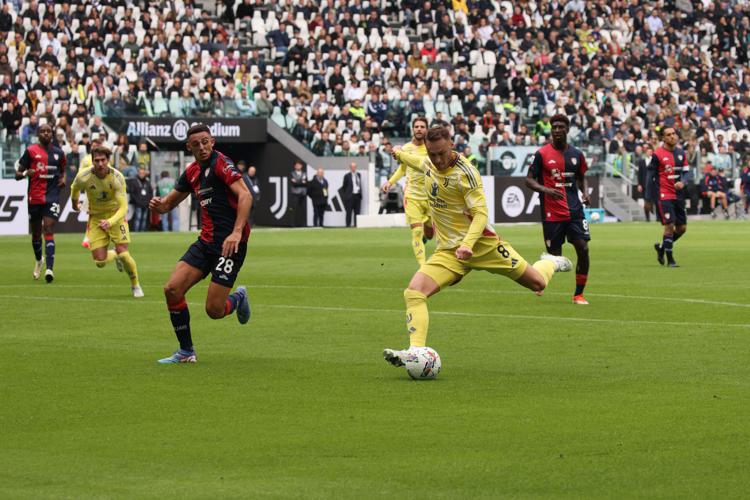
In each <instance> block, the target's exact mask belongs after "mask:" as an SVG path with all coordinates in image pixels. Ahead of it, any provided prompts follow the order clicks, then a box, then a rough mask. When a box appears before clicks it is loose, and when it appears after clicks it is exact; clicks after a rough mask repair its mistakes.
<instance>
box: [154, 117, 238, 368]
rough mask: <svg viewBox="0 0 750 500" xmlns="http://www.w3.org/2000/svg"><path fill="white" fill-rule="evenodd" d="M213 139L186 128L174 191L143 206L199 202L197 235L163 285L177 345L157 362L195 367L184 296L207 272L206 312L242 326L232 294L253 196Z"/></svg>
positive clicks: (200, 128)
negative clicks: (188, 156)
mask: <svg viewBox="0 0 750 500" xmlns="http://www.w3.org/2000/svg"><path fill="white" fill-rule="evenodd" d="M215 144H216V140H215V139H214V138H213V137H212V136H211V131H210V130H209V128H208V126H206V125H204V124H197V125H193V126H192V127H190V129H189V130H188V133H187V149H188V151H190V152H191V153H192V154H193V156H194V157H195V161H194V162H193V163H191V164H190V165H188V166H187V168H186V169H185V171H184V172H183V173H182V175H181V176H180V178H179V179H178V180H177V183H176V184H175V186H174V189H172V191H170V192H169V194H167V196H165V197H164V198H162V197H159V196H155V197H154V198H152V199H151V201H150V202H149V208H150V209H151V210H156V211H157V212H159V213H160V214H165V213H167V212H169V211H170V210H172V209H173V208H175V207H176V206H177V205H179V204H180V202H182V201H183V200H184V199H185V198H187V197H188V196H189V195H190V193H194V194H195V196H196V197H197V198H198V201H199V202H200V204H201V208H202V210H201V234H200V236H199V238H198V241H196V242H195V243H193V244H192V245H191V246H190V248H188V250H187V252H185V255H183V256H182V258H181V259H180V261H179V262H178V263H177V266H175V268H174V271H172V275H171V276H170V277H169V281H167V284H166V285H164V296H165V297H166V299H167V309H168V310H169V317H170V319H171V321H172V326H173V327H174V332H175V335H176V336H177V341H178V342H179V344H180V347H179V349H178V350H177V351H175V352H174V354H172V355H171V356H169V357H167V358H164V359H160V360H159V363H162V364H169V363H195V362H196V357H195V349H194V348H193V339H192V336H191V333H190V312H189V310H188V305H187V302H186V301H185V294H186V293H187V292H188V290H190V289H191V288H192V287H193V286H194V285H196V284H197V283H198V282H200V281H201V280H203V279H204V278H205V277H206V276H208V275H209V274H211V283H210V284H209V286H208V295H207V297H206V313H207V314H208V316H209V317H210V318H212V319H220V318H223V317H225V316H228V315H230V314H232V313H233V312H235V311H237V319H238V320H239V322H240V323H242V324H245V323H247V322H248V320H249V319H250V304H249V302H248V298H247V290H246V289H245V287H244V286H239V287H237V289H236V290H235V291H234V293H230V292H231V291H232V286H233V285H234V282H235V280H236V279H237V275H238V274H239V272H240V269H241V268H242V263H243V262H244V261H245V254H246V253H247V239H248V237H249V236H250V226H249V225H248V223H247V220H248V216H249V215H250V206H251V205H252V202H253V197H252V195H251V194H250V191H249V190H248V189H247V186H246V185H245V183H244V182H243V181H242V173H241V172H240V171H239V170H238V169H237V167H235V166H234V163H233V162H232V160H230V159H229V158H227V157H226V156H224V155H223V154H222V153H220V152H218V151H216V150H215V149H214V145H215Z"/></svg>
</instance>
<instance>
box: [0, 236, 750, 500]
mask: <svg viewBox="0 0 750 500" xmlns="http://www.w3.org/2000/svg"><path fill="white" fill-rule="evenodd" d="M499 230H500V233H501V234H502V236H503V237H504V239H506V240H508V241H509V242H510V243H511V244H512V245H513V246H514V247H515V248H516V249H517V250H518V251H519V252H520V253H521V254H522V255H523V256H524V257H526V258H527V259H528V260H532V261H533V260H535V258H536V257H538V255H539V253H540V250H541V248H542V238H541V234H540V233H541V228H540V227H539V226H538V225H531V226H514V227H500V228H499ZM659 234H660V227H659V226H658V225H657V224H654V223H651V224H645V223H642V224H609V225H606V224H600V225H595V226H593V227H592V236H593V241H592V242H591V259H592V265H591V273H590V279H589V285H588V287H587V293H586V296H587V298H588V299H589V301H590V302H591V305H590V306H588V307H582V306H574V305H572V304H571V303H570V301H571V296H572V291H573V288H574V281H575V280H574V275H573V273H569V274H559V275H557V276H555V278H554V279H553V281H552V283H551V285H550V287H549V288H548V289H547V291H546V293H545V295H544V296H543V297H536V296H535V295H534V294H533V293H531V292H529V291H526V290H524V289H522V288H521V287H520V286H518V285H516V284H515V283H513V282H511V281H510V280H508V279H505V278H502V277H497V276H492V275H490V274H487V273H479V272H476V273H472V274H470V275H469V276H467V277H466V279H464V280H463V282H462V283H460V284H459V285H458V286H455V287H453V288H451V289H449V290H446V291H444V292H442V293H440V294H439V295H437V296H436V297H434V298H432V299H431V300H430V301H429V307H430V311H431V317H430V322H431V323H430V335H429V338H428V344H429V345H430V346H432V347H434V348H435V349H437V350H438V352H439V353H440V354H441V357H442V360H443V371H442V373H441V374H440V377H439V378H438V379H437V380H435V381H431V382H415V381H412V380H410V379H409V378H408V377H407V375H406V373H405V371H404V370H403V369H396V368H393V367H391V366H390V365H387V364H386V363H385V362H384V361H383V359H382V357H381V352H382V349H383V348H385V347H395V348H402V347H404V346H406V343H407V339H406V334H405V326H404V321H403V316H404V313H403V308H404V306H403V297H402V290H403V288H404V287H405V286H406V284H407V283H408V281H409V278H410V276H411V275H412V273H413V272H414V271H415V269H416V265H415V262H414V258H413V256H412V254H411V250H410V248H409V235H408V231H407V229H406V228H403V229H377V230H375V229H372V230H368V229H362V230H343V229H328V230H297V231H295V230H268V229H259V230H257V231H254V233H253V235H252V237H251V242H250V247H249V251H248V258H247V260H246V263H245V266H244V268H243V269H242V272H241V274H240V279H239V281H238V284H241V283H244V284H247V285H248V287H249V290H250V296H251V302H252V306H253V317H252V319H251V321H250V323H249V324H248V325H244V326H241V325H239V324H238V323H237V321H236V318H234V317H231V318H225V319H223V320H220V321H214V320H211V319H209V318H208V317H207V316H206V314H205V312H204V310H203V303H204V299H205V293H206V286H207V283H206V282H203V283H201V284H200V285H199V286H197V287H196V288H195V289H193V290H192V292H191V293H190V294H189V296H188V302H189V304H190V311H191V316H192V330H193V338H194V341H195V344H196V350H197V353H198V361H199V362H198V364H197V365H194V366H161V365H158V364H157V363H156V360H157V359H158V358H160V357H163V356H166V355H168V354H170V353H171V352H172V351H173V350H174V348H175V346H176V342H175V339H174V334H173V333H172V329H171V325H170V323H169V318H168V315H167V312H166V308H165V305H164V300H163V296H162V289H161V287H162V285H163V284H164V282H165V280H166V278H167V276H168V275H169V273H170V271H171V269H172V267H173V265H174V263H175V262H176V260H177V259H178V258H179V257H180V256H181V255H182V253H183V252H184V250H185V249H186V248H187V246H188V245H189V244H190V243H191V242H192V241H193V240H194V238H195V235H192V234H180V235H177V234H169V235H162V234H137V233H136V234H134V235H133V236H134V240H135V243H134V244H133V245H132V248H131V252H132V254H133V256H134V257H135V259H136V260H137V262H138V265H139V269H140V273H141V278H142V284H143V288H144V291H145V293H146V297H145V298H144V299H140V300H136V299H133V298H131V297H130V295H129V292H130V290H129V286H128V282H127V278H126V276H125V275H122V274H119V273H118V272H117V271H116V270H115V268H114V266H111V267H108V268H105V269H102V270H99V269H97V268H95V266H94V264H93V262H92V260H91V257H90V255H89V253H88V252H87V251H85V250H83V249H82V248H81V247H80V236H79V235H58V236H57V248H58V251H57V264H56V269H55V272H56V276H57V279H56V280H55V282H54V283H53V284H49V285H48V284H46V283H44V281H43V280H42V281H39V282H34V281H33V280H32V278H31V271H32V267H33V256H32V253H31V244H30V241H29V238H28V237H4V238H0V255H2V261H1V262H2V264H0V267H1V268H0V314H1V315H2V316H1V317H2V326H0V332H1V333H0V347H1V348H2V352H1V353H0V356H1V358H0V498H34V499H38V498H75V499H80V498H177V497H182V498H185V497H187V498H377V497H391V498H395V497H425V498H498V497H513V498H551V497H555V498H560V497H562V498H592V497H594V498H612V497H614V498H622V497H625V498H632V497H657V498H685V497H693V498H731V497H743V496H746V495H747V494H748V492H749V491H750V468H749V467H748V464H749V463H750V426H749V425H748V410H749V409H750V321H749V320H748V317H749V315H750V300H748V299H750V266H748V250H749V249H750V247H749V246H748V243H749V242H750V225H749V224H748V223H742V222H718V221H715V222H698V223H691V224H690V226H689V231H688V233H687V235H686V236H685V237H684V238H683V239H682V240H681V241H679V242H678V243H677V245H676V252H675V256H676V258H677V261H678V262H679V263H680V264H681V265H682V267H680V268H679V269H667V268H663V267H660V266H659V265H658V264H657V263H656V259H655V254H654V251H653V248H652V245H653V242H654V241H656V240H657V238H658V237H659ZM433 248H434V244H433V243H430V244H429V246H428V250H429V251H432V249H433ZM565 253H566V255H568V256H570V257H574V253H573V250H572V247H570V246H566V248H565Z"/></svg>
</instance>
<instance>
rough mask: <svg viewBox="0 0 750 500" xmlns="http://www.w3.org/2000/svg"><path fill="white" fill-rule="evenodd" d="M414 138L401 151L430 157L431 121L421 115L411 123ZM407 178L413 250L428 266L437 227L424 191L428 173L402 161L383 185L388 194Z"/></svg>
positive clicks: (407, 198)
mask: <svg viewBox="0 0 750 500" xmlns="http://www.w3.org/2000/svg"><path fill="white" fill-rule="evenodd" d="M411 130H412V139H411V142H408V143H406V144H405V145H404V147H403V148H402V149H401V151H403V152H404V153H407V154H409V155H413V156H416V157H419V158H420V159H422V158H426V157H427V149H426V148H425V145H424V138H425V134H426V133H427V118H425V117H423V116H420V117H417V118H414V121H412V123H411ZM404 175H406V191H405V193H404V211H405V212H406V221H407V222H408V224H409V227H411V248H412V250H413V251H414V257H416V258H417V263H418V264H419V265H422V264H424V263H425V260H426V256H425V243H426V242H427V240H429V239H432V236H433V228H432V222H430V208H429V206H428V205H427V193H425V190H424V173H423V172H421V171H420V170H418V169H414V168H407V166H406V165H405V164H404V162H402V161H399V166H398V169H397V170H396V171H395V172H394V173H393V175H392V176H391V178H390V179H388V182H386V183H385V184H383V187H382V189H383V192H384V193H387V192H388V191H389V190H390V189H391V186H393V185H394V184H395V183H396V182H397V181H398V180H399V179H400V178H402V177H403V176H404Z"/></svg>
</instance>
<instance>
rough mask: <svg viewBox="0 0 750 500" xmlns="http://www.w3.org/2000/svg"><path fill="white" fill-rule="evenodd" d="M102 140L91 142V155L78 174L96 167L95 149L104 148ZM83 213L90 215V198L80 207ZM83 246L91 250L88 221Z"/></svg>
mask: <svg viewBox="0 0 750 500" xmlns="http://www.w3.org/2000/svg"><path fill="white" fill-rule="evenodd" d="M103 145H104V144H103V143H102V140H101V139H100V138H99V137H96V138H94V139H92V140H91V153H89V154H87V155H86V156H84V157H83V160H81V164H80V165H79V167H78V172H79V173H80V172H81V171H83V170H86V169H87V168H91V167H93V166H94V158H93V152H94V149H96V148H97V147H99V146H103ZM79 208H80V210H81V211H83V212H86V214H88V211H89V209H88V198H86V199H85V200H84V203H83V204H82V205H81V206H80V207H79ZM81 246H82V247H83V248H90V247H91V242H90V240H89V232H88V220H87V221H86V232H85V233H84V234H83V241H81Z"/></svg>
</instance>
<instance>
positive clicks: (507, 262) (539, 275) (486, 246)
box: [383, 125, 572, 366]
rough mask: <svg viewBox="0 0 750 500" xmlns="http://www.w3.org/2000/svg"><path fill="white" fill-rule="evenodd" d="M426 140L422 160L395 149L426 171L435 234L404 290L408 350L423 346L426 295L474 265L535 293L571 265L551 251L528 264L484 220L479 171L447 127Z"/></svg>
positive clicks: (390, 355)
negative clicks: (433, 246)
mask: <svg viewBox="0 0 750 500" xmlns="http://www.w3.org/2000/svg"><path fill="white" fill-rule="evenodd" d="M426 138H427V142H426V147H427V154H428V157H427V158H425V159H423V160H421V161H420V160H419V158H417V157H414V156H412V155H409V154H408V153H403V152H402V151H397V152H396V155H397V156H398V158H399V160H400V161H403V162H404V163H405V164H407V166H408V167H412V168H416V169H418V170H419V171H421V172H423V174H424V180H425V191H426V193H427V197H428V200H429V206H430V211H431V216H432V220H433V225H434V227H435V235H436V237H437V249H436V251H435V253H434V254H432V256H431V257H430V258H429V259H428V260H427V262H425V263H424V264H422V266H420V268H419V270H418V271H417V272H416V274H414V276H413V277H412V279H411V281H410V282H409V286H408V287H407V289H406V290H404V299H405V301H406V328H407V332H408V333H409V344H410V348H412V347H424V346H425V343H426V340H427V329H428V325H429V315H428V312H427V298H428V297H430V296H432V295H434V294H436V293H438V292H439V291H440V290H442V289H443V288H445V287H446V286H449V285H454V284H456V283H458V282H459V281H460V280H461V279H462V278H463V277H464V276H466V275H467V274H468V273H469V272H470V271H471V270H472V269H478V270H483V271H488V272H490V273H493V274H500V275H503V276H506V277H508V278H510V279H512V280H514V281H516V282H517V283H518V284H519V285H521V286H524V287H526V288H529V289H531V290H533V291H535V292H537V293H538V294H539V293H541V292H542V291H543V290H544V289H545V287H546V286H547V284H548V283H549V280H550V279H551V278H552V275H553V274H554V273H555V272H556V271H570V269H571V268H572V264H571V262H570V261H569V260H568V259H567V258H565V257H561V256H554V255H549V254H543V255H542V260H540V261H538V262H535V263H534V264H533V265H531V266H530V265H528V264H527V262H526V261H525V260H524V258H523V257H521V256H520V255H519V254H518V253H516V251H515V250H514V249H513V247H512V246H510V244H509V243H507V242H505V241H503V240H501V239H500V237H499V236H498V235H497V233H495V231H494V230H493V229H492V226H490V225H489V224H488V221H487V217H488V216H487V203H486V201H485V198H484V191H483V189H482V180H481V177H480V176H479V172H478V171H477V169H476V168H475V167H474V166H473V165H472V164H471V163H469V161H468V160H467V159H466V158H464V157H463V156H461V155H460V154H458V153H457V152H456V151H454V150H453V143H452V142H451V139H450V132H449V130H448V128H447V127H444V126H440V125H439V126H433V127H431V128H430V129H429V130H428V131H427V136H426ZM408 354H409V353H408V349H407V350H405V351H399V350H394V349H386V350H385V351H383V356H384V357H385V359H386V361H388V362H389V363H391V364H393V365H395V366H403V365H404V358H405V356H407V355H408Z"/></svg>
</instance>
